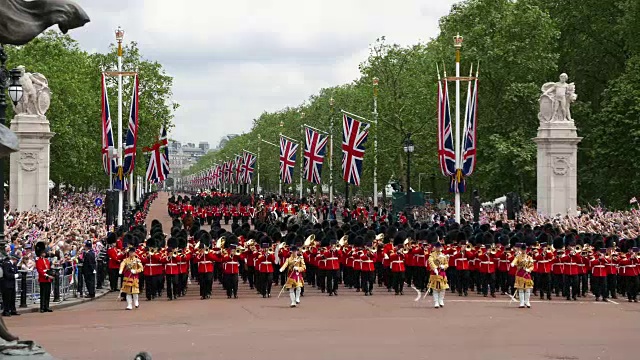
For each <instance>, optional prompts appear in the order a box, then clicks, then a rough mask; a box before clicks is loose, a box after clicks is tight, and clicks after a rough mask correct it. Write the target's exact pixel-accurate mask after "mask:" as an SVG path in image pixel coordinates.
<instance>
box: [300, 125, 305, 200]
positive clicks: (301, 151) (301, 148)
mask: <svg viewBox="0 0 640 360" xmlns="http://www.w3.org/2000/svg"><path fill="white" fill-rule="evenodd" d="M300 115H301V116H300V117H301V118H304V113H302V114H300ZM300 132H301V135H302V139H304V125H300ZM303 172H304V147H303V146H302V144H300V199H302V175H303V174H302V173H303Z"/></svg>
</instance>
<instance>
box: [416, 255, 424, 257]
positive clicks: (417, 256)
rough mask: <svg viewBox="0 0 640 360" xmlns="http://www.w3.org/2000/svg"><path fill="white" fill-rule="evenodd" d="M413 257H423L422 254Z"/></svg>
mask: <svg viewBox="0 0 640 360" xmlns="http://www.w3.org/2000/svg"><path fill="white" fill-rule="evenodd" d="M414 256H415V257H424V255H414Z"/></svg>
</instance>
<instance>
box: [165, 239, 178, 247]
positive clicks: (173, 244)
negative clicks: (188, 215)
mask: <svg viewBox="0 0 640 360" xmlns="http://www.w3.org/2000/svg"><path fill="white" fill-rule="evenodd" d="M167 247H169V248H172V249H176V248H177V247H178V238H175V237H170V238H169V240H167Z"/></svg>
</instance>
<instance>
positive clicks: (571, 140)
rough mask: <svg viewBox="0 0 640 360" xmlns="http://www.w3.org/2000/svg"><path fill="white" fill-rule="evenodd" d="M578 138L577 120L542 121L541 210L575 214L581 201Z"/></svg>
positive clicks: (539, 140)
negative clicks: (579, 198) (578, 175)
mask: <svg viewBox="0 0 640 360" xmlns="http://www.w3.org/2000/svg"><path fill="white" fill-rule="evenodd" d="M580 140H582V138H581V137H578V135H577V132H576V126H575V124H574V123H573V121H561V122H547V123H541V124H540V127H539V128H538V136H537V137H536V138H534V139H533V141H535V142H536V144H538V164H537V170H538V176H537V177H538V196H537V199H538V213H540V214H542V215H546V216H556V215H558V214H560V215H567V214H571V215H575V212H576V207H577V203H578V178H577V160H578V156H577V154H578V143H579V142H580Z"/></svg>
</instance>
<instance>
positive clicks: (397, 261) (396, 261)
mask: <svg viewBox="0 0 640 360" xmlns="http://www.w3.org/2000/svg"><path fill="white" fill-rule="evenodd" d="M401 262H404V261H402V260H393V261H392V263H401Z"/></svg>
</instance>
